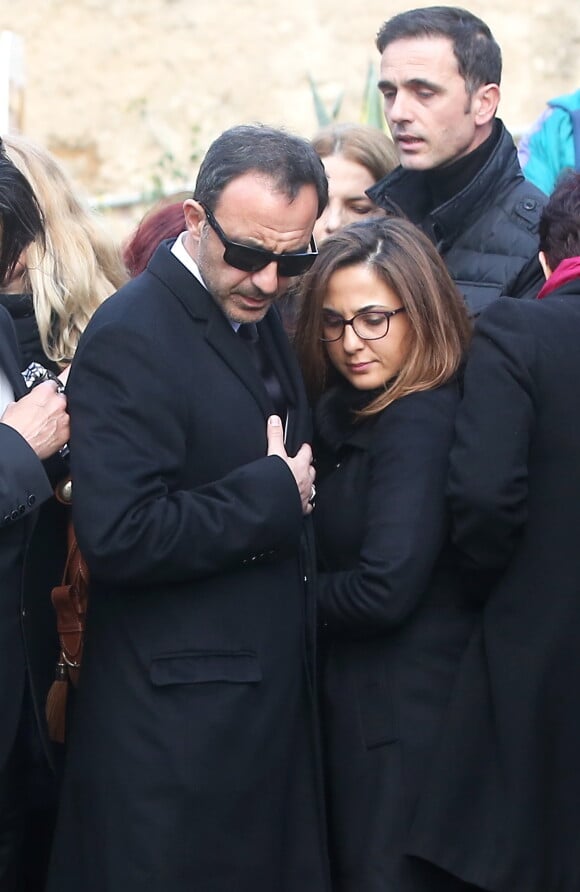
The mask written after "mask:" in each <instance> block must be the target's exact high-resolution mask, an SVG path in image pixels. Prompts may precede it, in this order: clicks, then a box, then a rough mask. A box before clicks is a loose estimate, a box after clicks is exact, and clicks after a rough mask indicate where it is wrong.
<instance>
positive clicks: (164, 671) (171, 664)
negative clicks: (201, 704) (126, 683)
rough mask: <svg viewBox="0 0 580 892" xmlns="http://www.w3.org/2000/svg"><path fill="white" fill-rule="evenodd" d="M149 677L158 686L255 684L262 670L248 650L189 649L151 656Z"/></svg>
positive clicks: (254, 655)
mask: <svg viewBox="0 0 580 892" xmlns="http://www.w3.org/2000/svg"><path fill="white" fill-rule="evenodd" d="M149 677H150V679H151V682H152V683H153V684H154V685H157V686H160V687H162V686H165V685H175V684H207V683H210V682H227V683H229V684H255V683H257V682H260V681H261V680H262V670H261V669H260V664H259V662H258V657H257V656H256V654H255V653H252V652H251V651H215V650H214V651H192V652H189V653H183V652H181V653H176V654H161V655H159V656H156V657H153V659H152V661H151V666H150V667H149Z"/></svg>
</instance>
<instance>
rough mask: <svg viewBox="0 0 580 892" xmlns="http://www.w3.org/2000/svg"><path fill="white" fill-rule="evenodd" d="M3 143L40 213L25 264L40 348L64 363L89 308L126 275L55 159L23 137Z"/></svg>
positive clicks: (113, 246)
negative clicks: (38, 234)
mask: <svg viewBox="0 0 580 892" xmlns="http://www.w3.org/2000/svg"><path fill="white" fill-rule="evenodd" d="M4 146H5V148H6V154H7V155H8V157H9V158H10V159H11V161H12V162H13V163H14V164H15V165H16V167H17V168H18V169H19V170H20V171H21V173H23V174H24V176H25V177H26V179H27V180H28V182H29V183H30V185H31V186H32V188H33V190H34V193H35V195H36V198H37V201H38V204H39V206H40V209H41V211H42V213H43V216H44V222H45V240H44V242H45V243H44V244H43V243H42V242H41V241H39V240H35V241H34V242H32V243H31V244H30V245H29V247H28V248H27V249H26V264H25V266H26V272H25V281H26V287H27V289H29V290H30V291H31V293H32V298H33V303H34V314H35V316H36V322H37V325H38V330H39V333H40V339H41V342H42V347H43V350H44V352H45V354H46V355H47V356H48V357H49V358H50V359H51V360H53V361H54V362H57V363H61V364H67V363H69V362H70V361H71V359H72V357H73V355H74V352H75V350H76V347H77V344H78V341H79V338H80V336H81V334H82V332H83V331H84V329H85V327H86V325H87V323H88V321H89V319H90V318H91V316H92V314H93V313H94V311H95V310H96V309H97V307H98V306H99V304H101V303H102V302H103V301H104V300H105V298H107V297H109V295H110V294H112V293H113V292H114V291H116V290H117V289H118V288H119V287H120V286H121V285H122V284H123V283H124V282H126V281H127V279H128V275H127V272H126V270H125V267H124V265H123V261H122V258H121V253H120V249H119V248H118V247H117V245H116V244H115V242H114V241H113V239H112V237H111V236H110V235H109V234H108V233H107V231H106V230H105V229H104V227H103V226H102V225H101V222H100V219H99V217H98V215H97V214H96V213H94V212H93V211H92V210H91V209H90V208H89V207H88V205H87V204H86V203H85V202H84V201H83V200H82V199H81V198H80V197H79V195H78V194H77V193H76V192H75V190H74V188H73V186H72V184H71V182H70V180H69V178H68V176H67V174H66V173H65V171H64V170H63V168H62V167H61V166H60V164H59V163H58V162H57V160H56V159H55V158H54V157H53V156H52V155H50V153H49V152H47V151H45V150H44V149H42V148H40V147H39V146H37V145H35V144H34V143H31V142H29V141H28V140H26V139H23V138H22V137H17V136H8V137H5V138H4Z"/></svg>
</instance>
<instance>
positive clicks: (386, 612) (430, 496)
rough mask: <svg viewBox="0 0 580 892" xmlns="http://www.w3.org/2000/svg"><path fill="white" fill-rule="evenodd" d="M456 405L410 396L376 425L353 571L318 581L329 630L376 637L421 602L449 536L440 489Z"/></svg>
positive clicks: (435, 394)
mask: <svg viewBox="0 0 580 892" xmlns="http://www.w3.org/2000/svg"><path fill="white" fill-rule="evenodd" d="M456 401H457V397H456V393H455V390H454V388H453V389H449V388H446V389H442V390H440V391H429V392H425V393H417V394H413V395H411V396H408V397H405V398H403V399H400V400H398V401H397V402H395V403H393V404H392V405H391V406H389V407H388V408H387V409H385V410H384V412H383V413H382V415H381V417H380V418H379V419H378V421H377V424H376V427H375V431H374V436H373V442H372V444H371V450H370V455H369V461H370V474H369V492H368V495H367V515H366V522H365V530H364V538H363V544H362V547H361V552H360V559H359V563H358V566H357V567H355V568H354V569H352V570H345V571H341V572H336V573H322V574H321V576H320V587H319V601H318V603H319V608H320V611H321V614H322V618H323V619H324V620H326V621H327V622H328V624H329V625H330V626H332V627H334V628H339V629H342V630H343V631H345V632H349V633H354V634H357V635H361V634H363V635H364V634H369V635H373V634H380V632H381V631H384V630H388V629H390V628H392V627H394V626H397V625H399V624H400V623H403V622H404V621H405V620H406V619H407V617H408V616H409V615H410V614H411V613H412V611H413V610H414V609H415V608H416V607H417V606H418V605H419V604H420V602H421V599H422V596H423V595H424V594H425V592H426V590H427V587H428V583H429V580H430V577H431V574H432V572H433V568H434V566H435V563H436V561H437V558H438V557H439V554H440V552H441V549H442V547H443V544H444V542H445V539H446V535H447V531H448V524H447V514H446V507H445V484H446V479H447V470H448V457H449V449H450V446H451V440H452V435H453V423H454V418H455V409H456ZM343 510H344V511H345V512H348V505H344V506H343Z"/></svg>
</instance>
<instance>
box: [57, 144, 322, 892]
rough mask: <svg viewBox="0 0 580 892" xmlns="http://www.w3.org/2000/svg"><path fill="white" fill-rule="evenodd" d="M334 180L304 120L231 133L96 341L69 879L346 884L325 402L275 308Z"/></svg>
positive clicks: (66, 811)
mask: <svg viewBox="0 0 580 892" xmlns="http://www.w3.org/2000/svg"><path fill="white" fill-rule="evenodd" d="M326 201H327V182H326V177H325V174H324V170H323V167H322V165H321V163H320V160H319V159H318V157H317V155H316V153H315V152H314V150H313V149H312V148H311V147H310V146H309V145H308V144H307V143H306V142H305V141H303V140H301V139H298V138H296V137H294V136H290V135H288V134H285V133H283V132H280V131H277V130H273V129H270V128H267V127H260V126H252V127H246V126H242V127H235V128H233V129H232V130H229V131H227V132H226V133H224V134H223V135H222V136H221V137H219V138H218V139H217V140H216V141H215V142H214V143H213V145H212V146H211V147H210V149H209V151H208V153H207V156H206V158H205V160H204V162H203V164H202V166H201V169H200V171H199V175H198V179H197V183H196V187H195V192H194V197H193V198H192V199H189V200H187V201H186V202H185V205H184V212H185V220H186V226H187V229H186V231H185V232H184V233H182V235H181V236H179V237H178V238H177V239H176V241H175V242H174V243H171V242H166V243H164V244H162V245H161V246H160V247H159V249H158V250H157V252H156V253H155V255H154V256H153V258H152V260H151V262H150V263H149V266H148V268H147V270H146V271H145V272H144V273H142V274H141V275H140V276H139V277H138V278H136V279H134V280H133V281H132V282H130V283H129V284H128V285H126V286H125V287H124V288H123V289H122V290H121V291H120V292H119V293H118V294H117V295H115V296H113V297H112V298H110V299H109V300H108V301H106V303H105V304H104V305H103V306H102V307H101V308H100V309H99V310H98V311H97V313H96V314H95V316H94V317H93V319H92V321H91V323H90V324H89V326H88V327H87V330H86V332H85V335H84V337H83V338H82V340H81V344H80V346H79V348H78V351H77V355H76V358H75V361H74V365H73V369H72V372H71V375H70V382H69V385H68V393H69V401H70V407H71V418H72V421H71V425H72V431H71V457H72V471H73V478H74V486H75V522H76V529H77V535H78V538H79V542H80V544H81V548H82V550H83V553H84V555H85V557H86V559H87V562H88V564H89V567H90V571H91V577H92V584H91V596H90V616H89V619H88V623H87V638H86V649H85V658H84V663H83V666H82V670H81V681H80V686H79V690H78V700H77V704H76V707H77V708H76V714H75V717H74V718H75V722H74V724H73V728H72V734H71V737H70V741H69V761H68V766H67V773H66V779H65V785H64V793H63V802H62V810H61V818H60V824H59V827H58V829H57V838H56V845H55V852H54V859H53V865H52V872H51V879H50V882H49V889H50V890H51V892H54V890H58V892H72V890H74V892H77V890H78V889H79V888H82V889H83V890H84V892H102V890H103V889H105V888H107V889H109V888H110V889H122V890H123V892H137V890H138V892H159V890H165V889H167V890H169V889H171V890H172V892H190V890H191V889H194V888H195V889H200V890H207V892H209V890H210V889H211V890H215V892H230V890H233V889H235V890H236V892H255V890H257V889H264V890H266V889H267V890H284V892H324V890H327V889H328V884H327V874H326V861H325V854H324V844H323V833H322V830H321V825H320V818H321V814H322V809H321V808H320V799H319V791H320V786H321V785H320V773H319V766H318V759H317V745H316V739H317V736H316V726H315V715H314V711H313V704H314V701H315V697H314V687H313V673H314V663H313V640H314V600H313V592H312V589H311V583H310V572H311V564H312V554H311V552H310V549H309V547H308V546H307V544H306V541H307V540H306V537H305V532H306V533H307V532H308V526H307V525H306V526H305V516H306V515H308V514H309V513H310V512H311V511H312V501H313V481H314V470H313V468H312V454H311V451H310V446H308V445H307V442H308V440H309V438H310V428H309V421H308V407H307V403H306V398H305V394H304V391H303V387H302V383H301V379H300V375H299V371H298V369H297V366H296V363H295V360H294V358H293V355H292V352H291V349H290V346H289V344H288V342H287V339H286V336H285V334H284V331H283V329H282V326H281V323H280V319H279V317H278V314H277V312H276V311H275V310H273V309H272V306H273V304H274V303H275V302H276V300H278V298H279V297H281V296H282V295H283V294H284V292H285V291H286V289H287V288H288V286H289V284H290V283H291V282H292V281H293V279H294V277H295V276H299V275H300V274H302V273H303V272H304V271H305V270H306V269H308V267H309V266H310V265H311V263H312V262H313V260H314V257H315V246H314V243H313V241H312V230H313V227H314V222H315V220H316V219H317V217H318V216H319V215H320V213H321V212H322V210H323V209H324V207H325V205H326ZM272 415H275V416H276V420H275V421H274V423H272V422H270V423H267V422H268V419H269V418H270V416H272ZM267 431H268V433H267Z"/></svg>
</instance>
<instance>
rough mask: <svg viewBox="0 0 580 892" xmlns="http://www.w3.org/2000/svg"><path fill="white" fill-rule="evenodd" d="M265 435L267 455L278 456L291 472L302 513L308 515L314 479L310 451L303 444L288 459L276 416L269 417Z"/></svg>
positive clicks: (278, 419) (308, 447) (311, 507)
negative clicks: (298, 494) (266, 437)
mask: <svg viewBox="0 0 580 892" xmlns="http://www.w3.org/2000/svg"><path fill="white" fill-rule="evenodd" d="M267 435H268V455H279V456H280V458H281V459H283V461H285V462H286V464H287V465H288V467H289V468H290V470H291V471H292V474H293V476H294V479H295V481H296V486H297V487H298V492H299V493H300V501H301V502H302V513H303V514H310V513H311V512H312V509H313V508H314V494H315V490H314V478H315V477H316V471H315V469H314V466H313V464H312V449H311V448H310V446H309V445H308V443H303V444H302V446H301V447H300V449H299V450H298V452H297V453H296V455H295V456H294V458H290V456H289V455H288V453H287V452H286V448H285V446H284V428H283V427H282V421H281V420H280V418H279V417H278V416H277V415H270V417H269V418H268V428H267Z"/></svg>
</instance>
